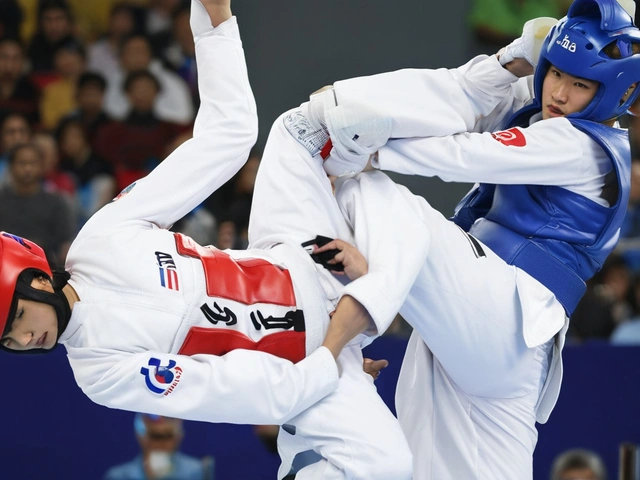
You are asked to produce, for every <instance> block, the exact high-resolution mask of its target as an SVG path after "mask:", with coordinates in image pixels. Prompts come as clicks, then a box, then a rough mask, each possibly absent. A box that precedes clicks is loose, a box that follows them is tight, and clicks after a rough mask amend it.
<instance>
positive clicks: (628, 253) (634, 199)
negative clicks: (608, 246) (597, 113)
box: [616, 148, 640, 273]
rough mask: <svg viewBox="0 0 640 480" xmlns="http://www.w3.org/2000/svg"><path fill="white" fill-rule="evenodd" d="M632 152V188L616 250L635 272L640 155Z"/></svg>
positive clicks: (639, 265)
mask: <svg viewBox="0 0 640 480" xmlns="http://www.w3.org/2000/svg"><path fill="white" fill-rule="evenodd" d="M638 153H640V152H638V151H636V152H634V149H633V148H632V150H631V154H632V159H631V190H630V192H629V204H628V206H627V211H626V213H625V217H624V222H623V223H622V227H621V228H620V240H619V242H618V245H617V246H616V252H617V253H619V254H620V255H622V256H623V257H624V259H625V261H626V262H627V264H628V265H629V268H631V270H632V271H633V272H634V273H640V156H638Z"/></svg>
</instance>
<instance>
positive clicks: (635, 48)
mask: <svg viewBox="0 0 640 480" xmlns="http://www.w3.org/2000/svg"><path fill="white" fill-rule="evenodd" d="M629 45H630V46H631V55H637V54H639V53H640V43H637V42H632V43H630V44H629ZM602 51H603V53H605V54H606V55H607V56H608V57H609V58H613V59H614V60H619V59H621V58H622V52H620V47H618V45H617V43H616V42H611V43H610V44H609V45H607V46H606V47H604V48H603V49H602Z"/></svg>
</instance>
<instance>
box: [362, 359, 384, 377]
mask: <svg viewBox="0 0 640 480" xmlns="http://www.w3.org/2000/svg"><path fill="white" fill-rule="evenodd" d="M388 366H389V362H388V361H386V360H384V359H383V360H371V359H370V358H365V359H364V363H363V365H362V368H363V369H364V373H368V374H369V375H371V376H372V377H373V379H374V380H376V379H377V378H378V377H379V376H380V370H382V369H383V368H387V367H388Z"/></svg>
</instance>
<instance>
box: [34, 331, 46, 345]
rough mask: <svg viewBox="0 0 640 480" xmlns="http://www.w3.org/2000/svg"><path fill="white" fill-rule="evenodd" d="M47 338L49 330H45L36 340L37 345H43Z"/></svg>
mask: <svg viewBox="0 0 640 480" xmlns="http://www.w3.org/2000/svg"><path fill="white" fill-rule="evenodd" d="M46 339H47V332H44V333H43V334H42V336H41V337H40V338H39V339H38V341H37V342H36V347H42V345H44V342H45V340H46Z"/></svg>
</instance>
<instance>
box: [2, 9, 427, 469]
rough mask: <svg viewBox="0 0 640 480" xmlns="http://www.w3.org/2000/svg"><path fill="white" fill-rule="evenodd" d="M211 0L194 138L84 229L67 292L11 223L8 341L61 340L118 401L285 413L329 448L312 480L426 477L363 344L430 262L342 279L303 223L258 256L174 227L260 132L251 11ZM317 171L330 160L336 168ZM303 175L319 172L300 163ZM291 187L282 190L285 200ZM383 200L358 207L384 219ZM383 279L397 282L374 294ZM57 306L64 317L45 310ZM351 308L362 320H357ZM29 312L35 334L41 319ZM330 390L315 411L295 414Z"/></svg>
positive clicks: (312, 445) (94, 383)
mask: <svg viewBox="0 0 640 480" xmlns="http://www.w3.org/2000/svg"><path fill="white" fill-rule="evenodd" d="M204 4H205V5H206V8H203V4H202V3H201V2H200V1H198V0H192V30H193V32H194V38H195V43H196V52H197V60H198V67H199V68H198V71H199V87H200V93H201V98H202V104H201V107H200V110H199V112H198V116H197V118H196V123H195V127H194V137H193V139H191V140H189V141H187V142H186V143H184V144H183V145H181V146H180V147H179V148H178V149H176V151H175V152H173V153H172V154H171V155H170V156H169V157H167V159H165V160H164V161H163V162H162V163H161V164H160V165H159V166H158V167H157V168H156V169H155V170H154V171H153V172H151V174H149V175H148V176H147V177H145V178H143V179H141V180H139V181H137V182H135V183H134V184H132V185H131V186H129V187H128V188H127V189H125V191H123V192H122V193H121V194H120V195H119V196H118V197H117V198H116V199H115V201H114V202H112V203H111V204H109V205H107V206H105V207H104V208H102V209H101V210H100V211H99V212H97V213H96V214H95V215H94V216H93V217H92V218H91V219H90V220H89V221H88V222H87V223H86V225H85V226H84V227H83V229H82V230H81V232H80V233H79V234H78V236H77V238H76V240H75V241H74V243H73V245H72V246H71V249H70V251H69V255H68V258H67V261H66V265H65V269H66V271H67V272H68V274H69V275H70V278H69V279H68V283H66V284H64V282H54V283H55V284H56V285H55V289H54V288H52V287H51V283H50V279H51V277H52V276H53V275H52V272H51V270H50V269H49V267H48V265H47V264H46V260H45V258H44V254H43V252H42V250H41V249H40V248H39V247H38V246H37V245H35V244H33V243H31V242H29V241H28V240H26V239H21V238H19V237H15V236H13V235H11V234H8V233H3V234H2V235H0V246H2V263H1V264H0V273H2V278H3V279H4V285H3V286H2V287H3V288H2V295H1V296H0V300H1V301H2V303H1V305H2V311H1V312H2V318H3V320H4V319H7V318H8V317H9V316H10V318H8V321H6V325H4V332H3V337H2V346H3V348H4V349H7V350H11V351H22V350H24V351H38V350H48V349H51V348H52V347H53V346H55V345H56V342H59V343H61V344H63V345H64V346H65V348H66V350H67V353H68V359H69V362H70V364H71V367H72V369H73V372H74V376H75V379H76V381H77V383H78V385H79V386H80V387H81V388H82V390H83V391H84V393H85V394H86V395H87V396H89V398H91V399H92V400H93V401H94V402H96V403H99V404H101V405H105V406H108V407H111V408H120V409H125V410H131V411H142V412H146V413H151V414H158V415H165V416H171V417H179V418H184V419H189V420H201V421H210V422H229V423H246V424H282V423H285V422H287V423H288V424H289V425H291V426H293V427H296V428H297V431H298V434H297V436H296V440H297V439H300V440H299V441H300V442H303V443H304V446H305V448H306V449H312V450H314V451H316V452H318V453H319V454H320V456H321V457H322V458H321V459H320V461H318V462H317V463H316V464H314V465H312V466H309V467H307V468H305V469H303V470H302V471H301V472H300V473H298V476H299V478H301V479H304V478H326V479H334V478H335V479H339V478H354V479H357V478H361V479H368V480H370V479H403V478H406V479H408V478H411V456H410V453H409V450H408V446H407V444H406V440H405V438H404V436H403V434H402V432H401V429H400V427H399V424H398V422H397V420H396V419H395V418H394V417H393V415H392V414H391V412H390V411H389V410H388V408H387V407H386V406H385V405H384V403H383V402H382V400H381V399H380V397H379V396H378V395H377V392H376V391H375V387H374V385H373V383H372V382H371V378H370V377H369V376H368V375H367V374H365V373H364V372H363V371H362V353H361V351H360V348H361V347H360V344H361V343H362V342H367V341H371V338H372V337H373V336H375V335H376V334H381V333H382V332H383V331H384V329H386V327H387V326H388V325H389V323H390V322H391V321H392V319H393V317H394V316H395V313H396V311H397V309H398V308H399V307H400V305H401V303H402V301H403V300H404V298H405V297H406V294H407V293H408V291H409V288H410V286H411V284H412V283H413V280H414V278H412V273H411V272H413V276H414V277H415V275H417V273H418V271H419V264H420V262H415V260H414V259H409V258H404V257H402V258H398V261H399V263H398V264H397V268H399V269H402V271H403V272H404V275H403V276H402V278H394V277H393V274H392V273H390V272H389V271H388V267H387V266H386V264H385V261H384V259H383V258H373V257H371V258H368V259H367V260H368V269H369V272H370V273H369V274H367V275H364V276H362V277H361V278H359V279H358V280H356V281H354V282H352V283H350V284H349V285H348V286H347V287H344V288H343V287H342V285H341V284H340V283H338V282H336V281H335V279H333V280H327V279H326V278H325V277H324V275H325V273H324V272H325V269H324V268H322V267H321V266H319V265H317V264H315V263H314V262H313V261H312V260H311V258H310V256H309V254H308V253H307V252H305V250H304V249H303V248H302V247H301V245H300V242H298V239H297V238H295V234H294V233H297V230H296V231H295V232H294V233H291V237H292V238H289V236H288V235H286V231H287V228H286V227H287V225H282V227H281V230H282V231H284V232H285V234H284V235H283V236H282V237H281V238H279V239H278V240H277V241H276V242H273V243H271V244H268V242H264V243H265V246H264V247H263V248H262V249H252V250H247V251H232V250H227V251H219V250H217V249H215V248H211V247H202V246H199V245H197V244H195V242H193V241H192V240H191V239H190V238H188V237H186V236H184V235H181V234H178V233H173V232H171V231H169V230H168V228H170V227H171V225H173V223H174V222H176V221H177V220H178V219H179V218H181V217H182V216H183V215H185V214H186V213H188V212H189V211H191V210H192V209H193V208H195V207H196V206H197V205H199V204H200V203H201V202H202V201H203V200H204V199H205V198H206V197H207V196H209V195H210V194H211V192H213V191H214V190H215V189H217V188H219V187H220V186H221V185H222V184H224V183H225V182H226V181H227V180H229V179H230V178H231V177H232V176H233V175H234V174H235V173H236V172H237V171H238V170H239V168H240V167H241V166H242V165H243V163H244V162H245V161H246V158H247V156H248V153H249V150H250V148H251V147H252V146H253V144H254V142H255V139H256V134H257V120H256V111H255V103H254V99H253V95H252V93H251V89H250V86H249V81H248V78H247V73H246V66H245V62H244V54H243V51H242V45H241V41H240V37H239V33H238V28H237V24H236V19H235V17H231V13H230V11H229V12H228V15H226V16H225V15H222V17H223V19H222V20H219V21H214V18H218V17H216V15H212V16H211V17H210V18H211V21H210V20H209V17H207V13H206V10H208V11H209V12H211V11H218V10H219V9H224V8H225V7H224V5H225V4H226V5H227V6H226V9H227V10H228V2H224V1H223V0H205V1H204ZM212 25H215V28H214V27H213V26H212ZM287 135H288V134H287ZM295 145H297V143H296V144H295ZM282 155H283V157H286V156H287V152H286V151H284V152H282ZM293 155H296V156H299V155H298V152H296V153H294V154H293ZM307 160H308V161H309V163H311V160H312V159H310V158H309V159H307ZM283 161H285V160H283ZM302 162H303V163H304V162H305V159H303V160H302ZM270 164H271V165H272V166H271V167H268V166H263V167H261V170H264V171H265V172H266V173H267V174H268V173H269V171H270V168H271V169H274V170H273V171H275V172H277V171H278V168H279V167H278V164H277V158H273V159H272V160H271V161H270ZM313 168H315V171H320V172H321V171H322V165H321V163H315V164H314V167H313ZM308 170H309V171H311V170H312V169H311V168H308ZM311 177H312V178H316V177H315V173H314V174H312V175H311ZM325 180H326V178H325ZM297 181H298V182H302V181H306V178H305V176H304V175H303V174H302V173H301V175H300V177H299V178H298V180H297ZM327 182H328V180H327ZM326 185H327V184H324V183H322V185H321V186H320V187H318V184H314V183H313V182H311V183H309V184H305V185H302V186H300V187H296V188H301V189H304V190H305V191H307V192H309V194H310V195H311V198H314V197H322V196H323V195H325V193H326V192H325V191H324V189H325V188H326ZM328 185H329V188H330V184H328ZM292 188H293V186H292ZM314 188H321V189H322V191H320V192H317V193H314V192H313V190H314ZM281 190H282V186H281V185H278V186H277V188H276V189H275V190H272V191H271V192H269V195H268V196H269V198H278V196H279V192H280V191H281ZM261 191H264V189H262V190H261ZM323 198H324V197H323ZM334 203H335V200H334ZM320 205H321V206H323V205H324V204H322V203H320ZM309 208H314V209H315V210H314V214H318V215H324V216H328V215H329V214H331V213H333V212H338V213H339V212H340V209H339V207H338V206H337V205H332V210H330V211H328V212H327V211H324V210H322V208H320V207H317V206H316V205H315V204H312V205H310V206H309ZM367 208H368V207H367V205H364V206H363V211H361V212H356V213H358V214H362V215H368V214H370V212H368V211H367ZM389 213H390V214H391V213H393V217H395V218H400V217H401V216H398V215H397V214H396V213H395V212H389ZM407 217H409V213H407ZM280 220H282V219H281V218H278V217H277V216H275V217H269V216H268V215H265V216H264V217H262V218H260V219H258V220H256V219H255V215H254V220H253V221H254V225H258V227H259V226H260V225H261V224H265V225H268V226H269V228H271V227H273V226H274V225H275V228H277V222H278V221H280ZM317 220H318V222H320V219H317ZM392 220H393V218H390V219H388V221H392ZM404 220H405V221H408V218H407V219H404ZM301 222H302V221H301ZM325 223H326V224H327V225H331V226H332V228H333V230H330V231H329V230H322V231H317V230H316V231H314V232H313V236H315V235H316V234H318V233H319V234H325V235H329V236H331V237H332V238H335V237H337V233H341V232H347V234H348V226H346V220H345V219H344V218H342V217H341V216H340V219H339V220H337V221H334V220H333V219H332V220H327V221H326V222H325ZM307 226H311V223H308V224H307ZM334 227H335V228H334ZM382 230H383V232H382V235H384V230H386V228H383V229H382ZM410 233H411V235H407V238H406V241H405V242H404V243H402V246H404V247H406V248H407V249H408V250H410V251H412V252H415V255H417V256H418V257H420V256H422V257H423V258H422V261H424V254H426V248H423V246H422V245H424V240H423V239H424V236H425V235H426V229H424V228H423V227H421V226H420V225H416V227H415V228H413V229H412V230H411V232H410ZM313 236H311V235H309V236H307V237H306V239H309V238H310V237H313ZM386 238H387V239H391V241H393V242H395V239H394V238H393V237H390V236H388V235H387V237H386ZM376 248H378V247H377V246H375V247H372V248H369V247H367V246H365V250H366V251H368V252H374V251H375V249H376ZM394 268H395V266H394ZM25 271H26V272H25ZM320 272H322V273H320ZM25 273H26V275H23V274H25ZM389 275H391V276H389ZM390 278H393V281H389V279H390ZM376 279H377V280H376ZM372 281H373V282H372ZM381 281H382V282H384V283H383V287H384V288H381V289H376V288H375V283H380V282H381ZM338 286H339V287H340V288H341V289H342V290H337V288H338ZM380 291H382V294H381V293H380ZM14 293H15V294H16V295H15V297H14ZM354 303H355V304H357V305H356V306H355V307H353V305H354ZM345 305H347V307H344V306H345ZM350 305H351V306H352V307H353V308H350V307H349V306H350ZM363 305H364V307H366V311H365V310H364V308H363V307H362V306H363ZM52 307H53V308H55V309H56V311H58V312H59V313H57V314H54V313H53V311H51V312H49V313H47V312H46V309H51V308H52ZM345 308H346V310H345ZM43 309H44V310H43ZM334 310H335V313H333V320H332V322H331V324H330V325H329V314H330V313H331V312H333V311H334ZM345 311H347V312H352V313H353V318H351V316H348V317H347V318H344V315H345V313H341V312H345ZM363 312H364V313H363ZM34 319H35V324H33V323H30V322H31V321H32V320H34ZM56 319H57V320H56ZM49 320H50V322H49ZM345 320H348V321H345ZM370 320H372V323H370ZM27 323H29V325H31V326H32V327H33V329H32V330H29V331H25V329H24V326H25V324H27ZM352 324H353V326H352ZM366 328H368V331H367V335H363V336H359V337H358V338H355V340H353V341H351V342H350V343H349V344H348V345H347V346H346V347H345V348H344V349H343V350H342V354H340V355H339V356H338V353H339V352H340V349H341V348H342V347H343V346H344V345H345V344H346V343H347V342H349V341H350V340H351V339H353V338H354V336H355V335H356V334H357V333H358V332H361V331H363V330H365V329H366ZM325 333H326V336H325ZM323 339H324V345H325V347H322V346H321V345H322V344H323ZM265 352H266V353H265ZM267 353H271V354H273V355H268V354H267ZM276 355H277V356H276ZM334 356H335V357H337V360H336V359H334ZM325 397H326V402H325V403H323V401H321V402H320V403H317V405H321V406H322V407H321V408H320V409H319V410H318V411H317V412H318V413H317V414H316V415H315V416H314V415H313V414H309V415H306V416H305V417H303V418H297V417H296V415H298V414H300V412H303V411H305V409H309V407H311V408H310V409H309V410H308V412H311V411H312V410H313V409H314V408H315V405H314V404H316V402H319V401H320V400H321V399H323V398H325ZM371 418H375V422H372V421H371ZM334 428H335V431H336V432H337V433H336V434H334V435H333V437H331V435H330V434H331V432H332V431H334ZM316 429H317V430H321V432H322V435H315V433H314V432H315V430H316ZM285 469H286V468H285ZM283 472H284V473H282V474H281V475H280V477H282V476H284V475H286V474H287V471H284V470H283ZM318 474H321V475H322V476H321V477H320V476H318Z"/></svg>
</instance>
